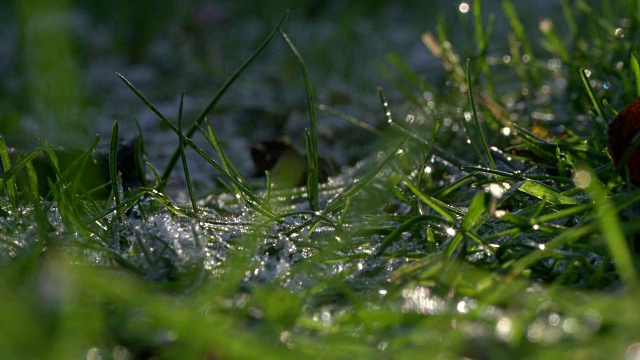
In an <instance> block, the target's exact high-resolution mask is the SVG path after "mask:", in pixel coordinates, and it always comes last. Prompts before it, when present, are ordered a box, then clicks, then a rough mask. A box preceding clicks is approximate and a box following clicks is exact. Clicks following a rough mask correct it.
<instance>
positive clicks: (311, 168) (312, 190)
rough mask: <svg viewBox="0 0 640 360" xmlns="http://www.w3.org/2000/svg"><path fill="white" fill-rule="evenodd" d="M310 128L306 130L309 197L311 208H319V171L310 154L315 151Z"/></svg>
mask: <svg viewBox="0 0 640 360" xmlns="http://www.w3.org/2000/svg"><path fill="white" fill-rule="evenodd" d="M311 137H312V135H311V132H310V131H309V129H305V131H304V143H305V146H306V148H307V197H308V199H309V208H310V209H311V210H318V171H317V168H316V167H315V165H314V163H313V160H314V158H313V156H309V154H310V153H312V152H313V140H312V139H311Z"/></svg>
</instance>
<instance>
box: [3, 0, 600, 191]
mask: <svg viewBox="0 0 640 360" xmlns="http://www.w3.org/2000/svg"><path fill="white" fill-rule="evenodd" d="M470 3H471V1H468V2H467V1H449V0H441V1H422V2H409V1H406V2H393V4H392V3H391V2H387V1H378V0H376V1H368V2H366V3H365V2H359V1H320V0H315V1H293V0H291V1H279V2H272V1H264V0H256V1H195V0H191V1H173V0H164V1H147V0H144V1H128V0H95V1H83V0H76V1H72V0H41V1H15V2H11V3H9V4H5V5H6V6H5V7H4V10H3V11H2V12H1V14H0V43H1V44H2V46H0V134H1V135H2V136H3V137H4V138H5V140H6V142H7V143H8V144H9V145H10V146H15V147H19V148H31V147H34V146H37V145H38V143H39V142H40V141H43V140H44V139H47V140H48V141H50V142H51V143H52V144H56V145H63V146H65V147H77V148H84V147H87V146H88V145H89V144H90V142H91V141H92V140H93V137H94V136H95V134H99V135H100V136H101V138H102V143H108V139H109V137H110V130H111V126H112V123H113V121H114V120H118V121H119V123H120V128H121V131H120V134H121V137H122V140H123V141H125V142H126V141H130V140H131V139H132V138H133V137H134V136H135V135H136V134H137V133H138V130H137V127H136V123H138V124H139V125H140V127H141V129H142V130H143V135H144V141H145V144H146V149H147V155H148V157H149V158H150V160H151V162H152V163H153V164H154V165H155V166H156V168H158V169H163V167H164V164H165V162H166V159H167V156H169V154H170V153H172V152H173V150H174V149H175V146H177V137H176V135H175V134H173V133H171V131H169V130H168V129H166V128H165V127H164V126H163V125H162V124H161V123H160V121H158V119H157V118H156V116H155V115H154V114H153V113H152V112H151V111H150V110H149V109H148V108H146V107H145V105H144V104H143V103H142V102H141V101H140V100H139V99H137V98H136V97H135V95H134V94H133V93H132V92H131V91H130V90H129V89H128V88H127V87H126V86H125V85H124V84H123V83H122V82H121V81H120V80H119V79H118V77H117V76H116V75H115V72H119V73H121V74H122V75H124V76H125V77H126V78H127V79H129V80H130V81H131V82H132V83H133V84H134V85H135V86H136V87H137V88H138V89H139V90H140V91H141V92H142V93H143V94H144V95H145V96H146V97H147V98H149V99H150V100H151V101H152V102H153V103H154V104H155V105H156V106H157V107H158V108H159V109H160V110H161V111H163V113H164V114H165V115H166V116H167V117H169V119H171V120H173V121H174V123H177V113H178V105H179V98H180V94H181V92H182V91H183V90H184V91H186V96H185V122H186V123H187V124H190V123H191V122H192V121H193V119H194V118H195V116H196V115H197V114H198V113H199V112H200V111H201V110H202V108H203V107H204V106H205V105H206V104H207V103H208V102H209V101H210V99H211V98H212V97H213V95H214V94H215V92H216V91H217V89H218V88H219V87H220V86H221V85H222V83H223V82H224V81H225V80H226V79H227V78H228V77H229V76H230V75H231V74H232V73H233V71H234V70H235V69H236V68H237V67H238V66H239V65H240V64H241V63H242V62H243V61H244V60H245V59H246V58H247V57H248V56H249V55H250V54H251V53H252V52H253V51H254V50H255V49H256V48H257V46H258V44H259V43H260V42H261V40H262V39H263V38H264V37H265V36H266V35H267V34H268V32H269V31H270V30H271V29H272V28H273V26H274V25H275V24H276V23H277V21H278V20H279V19H280V18H281V17H282V16H283V15H284V14H285V12H286V9H290V14H289V17H288V19H287V21H286V22H285V24H284V26H283V29H284V31H285V32H287V33H288V35H289V36H290V38H291V39H292V40H293V42H294V43H295V44H296V45H297V46H298V48H299V49H300V52H301V53H302V56H303V57H304V58H305V60H306V62H307V65H308V67H309V70H310V72H311V81H312V84H313V85H314V91H315V94H316V97H317V100H318V102H319V103H323V104H328V105H330V106H332V107H334V108H337V109H340V110H341V111H344V112H345V113H347V114H350V115H353V116H356V117H357V118H359V119H360V120H362V121H365V122H367V123H368V124H370V125H372V126H378V125H380V124H381V123H383V122H384V116H383V112H382V111H381V109H380V104H379V101H378V96H377V92H376V88H377V87H378V86H383V87H384V88H385V92H386V94H387V97H388V98H389V99H390V102H391V104H392V105H401V104H402V103H403V102H406V101H405V100H406V99H405V98H403V96H402V94H401V93H400V92H398V91H396V90H395V87H394V86H393V84H394V82H397V81H398V78H399V77H398V76H397V71H395V69H397V61H396V65H395V67H394V66H391V65H390V64H391V63H392V61H391V60H393V59H396V60H398V59H399V60H400V61H401V62H402V64H403V66H404V65H406V67H407V69H409V70H410V71H412V72H414V73H415V74H416V75H417V76H418V77H419V79H421V80H422V81H424V90H425V91H428V92H432V93H434V94H442V93H443V92H446V91H448V90H447V89H448V87H449V85H450V84H447V82H446V78H445V75H446V71H445V69H444V68H443V67H442V65H441V62H440V60H439V59H437V58H436V57H434V56H433V55H432V54H431V53H430V52H429V50H427V48H426V47H425V45H424V44H423V43H422V41H421V38H422V35H423V34H424V33H425V32H427V31H431V32H437V31H444V32H446V34H447V35H446V36H447V37H448V39H449V40H450V41H451V43H453V46H454V48H455V49H456V50H457V51H458V52H459V53H460V56H461V57H473V56H475V55H476V51H477V46H476V44H475V43H474V24H473V16H472V12H473V9H472V8H471V9H470V5H471V4H470ZM560 3H561V2H559V1H551V0H539V1H535V2H516V6H517V10H518V12H519V14H520V18H521V20H522V22H523V24H524V25H525V31H527V32H530V33H532V34H534V33H535V34H537V33H538V32H539V30H538V27H539V24H540V21H541V20H542V19H545V18H550V17H553V16H558V17H559V16H561V13H562V8H561V4H560ZM566 3H571V2H566ZM593 3H594V4H597V3H599V2H593ZM482 6H483V8H482V12H483V14H484V19H485V23H488V19H489V17H490V16H492V15H491V14H494V15H495V24H494V30H493V33H494V35H493V39H494V40H496V39H497V41H492V44H494V45H492V47H490V48H489V50H488V51H489V52H490V53H494V54H495V56H496V58H501V57H502V55H503V54H506V53H507V52H508V48H507V36H508V29H509V28H508V24H507V22H506V21H505V19H504V15H503V14H502V5H501V3H500V2H499V1H483V2H482ZM594 6H596V5H594ZM438 24H439V25H440V28H438ZM554 25H555V27H556V29H557V31H558V33H560V34H562V33H564V31H563V29H564V28H565V26H566V25H565V24H563V23H562V22H561V21H557V22H555V23H554ZM501 39H502V40H501ZM532 46H533V47H534V51H537V50H539V48H540V46H539V44H538V43H536V42H533V43H532ZM306 106H307V105H306V94H305V92H304V82H303V78H302V76H301V68H300V65H299V64H298V63H297V61H296V60H295V58H294V57H293V56H292V54H291V53H290V51H289V50H288V48H287V47H286V45H285V43H284V41H282V39H281V38H279V37H276V38H274V40H273V41H272V43H271V44H270V45H269V46H268V47H267V49H266V50H265V51H264V53H262V54H261V55H260V57H258V59H257V60H256V61H255V62H254V63H253V64H252V65H251V67H250V68H249V69H248V70H247V71H246V72H245V73H243V74H242V75H241V77H240V78H239V79H238V81H237V83H236V84H234V86H232V87H231V89H230V90H229V91H228V93H226V94H225V96H224V97H223V99H222V101H221V102H220V104H219V106H218V107H216V108H215V109H214V110H213V111H212V113H211V114H210V116H209V119H210V120H211V122H212V124H213V127H214V129H215V130H216V132H218V135H219V138H220V139H221V140H222V142H223V145H224V146H225V147H226V148H227V151H228V152H229V153H230V154H231V156H232V157H233V159H232V160H234V162H235V163H236V164H239V167H240V168H241V169H240V170H241V171H245V172H250V165H243V164H249V163H250V155H249V148H250V147H251V144H252V143H254V142H256V141H262V140H265V139H269V138H273V137H277V136H288V137H290V138H291V140H292V143H293V144H294V145H295V146H297V147H298V148H304V138H303V131H304V128H305V127H307V126H308V117H307V109H306ZM399 116H404V115H402V114H399ZM319 117H320V118H319V129H318V130H319V136H320V149H321V153H322V154H325V156H328V157H330V158H332V159H334V161H335V162H336V163H337V165H338V166H343V165H348V164H352V163H354V162H355V161H358V160H359V159H361V158H362V157H363V156H366V154H368V153H369V152H371V151H372V149H374V147H373V146H374V145H372V144H371V139H370V138H371V136H370V135H369V134H368V133H366V132H363V131H362V130H361V129H356V128H354V127H353V126H352V125H350V124H348V123H346V122H345V121H343V120H339V119H336V118H335V117H331V116H328V115H327V114H320V115H319ZM194 161H196V162H197V161H198V160H194ZM243 167H244V168H243ZM210 178H211V176H210V175H207V174H203V175H202V177H198V176H197V175H196V179H195V181H196V182H198V181H200V182H201V184H202V185H201V186H204V187H206V183H207V182H208V181H209V180H210Z"/></svg>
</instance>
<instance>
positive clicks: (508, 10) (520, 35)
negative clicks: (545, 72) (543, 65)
mask: <svg viewBox="0 0 640 360" xmlns="http://www.w3.org/2000/svg"><path fill="white" fill-rule="evenodd" d="M502 9H503V11H504V14H505V16H506V17H507V21H508V22H509V26H511V29H512V30H513V32H514V34H515V36H516V38H517V39H518V41H519V42H520V43H521V44H522V50H523V51H524V53H525V55H527V56H529V62H528V63H529V64H531V65H530V66H529V67H528V69H529V74H530V75H531V80H532V81H533V83H534V84H538V83H539V82H540V75H539V72H538V68H537V67H536V66H535V63H536V61H535V54H534V53H533V50H532V48H531V44H530V43H529V37H528V36H527V34H526V32H525V30H524V24H522V21H520V18H519V17H518V12H517V11H516V8H515V6H514V5H513V2H512V1H511V0H502Z"/></svg>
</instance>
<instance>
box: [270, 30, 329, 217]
mask: <svg viewBox="0 0 640 360" xmlns="http://www.w3.org/2000/svg"><path fill="white" fill-rule="evenodd" d="M279 31H280V35H281V36H282V38H283V39H284V41H285V42H286V43H287V45H288V46H289V49H290V50H291V52H292V53H293V55H294V56H295V57H296V59H297V60H298V63H299V64H300V66H301V67H302V74H303V76H304V85H305V90H306V92H307V104H308V107H309V129H308V134H309V135H308V136H305V139H307V142H308V145H307V159H308V161H307V163H308V164H309V169H307V170H308V171H307V193H308V196H309V206H310V207H311V209H312V210H318V182H319V180H318V174H319V170H320V169H319V168H320V160H319V158H318V135H317V131H316V112H315V107H316V106H315V102H314V99H313V88H312V87H311V79H310V78H309V71H308V69H307V64H306V63H305V61H304V59H303V58H302V55H301V54H300V52H299V51H298V49H297V48H296V46H295V45H294V44H293V42H292V41H291V39H289V36H287V34H286V33H285V32H284V31H282V29H280V30H279Z"/></svg>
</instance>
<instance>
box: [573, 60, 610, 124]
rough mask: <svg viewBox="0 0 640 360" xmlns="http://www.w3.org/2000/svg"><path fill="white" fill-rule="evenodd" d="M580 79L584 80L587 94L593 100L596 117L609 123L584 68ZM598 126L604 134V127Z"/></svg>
mask: <svg viewBox="0 0 640 360" xmlns="http://www.w3.org/2000/svg"><path fill="white" fill-rule="evenodd" d="M580 77H581V78H582V83H583V84H584V87H585V88H586V89H587V94H588V95H589V99H591V103H592V104H593V107H594V108H595V109H596V115H598V116H599V117H600V118H601V119H602V121H604V122H605V124H606V123H608V122H609V121H608V120H607V118H606V117H605V116H604V111H602V106H601V105H600V102H599V101H598V98H597V97H596V93H595V92H594V91H593V87H592V86H591V83H590V82H589V76H588V75H587V70H586V69H583V68H581V69H580ZM596 124H599V123H598V122H597V121H596ZM596 126H598V128H599V129H600V130H602V132H604V129H603V128H602V126H600V125H596Z"/></svg>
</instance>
